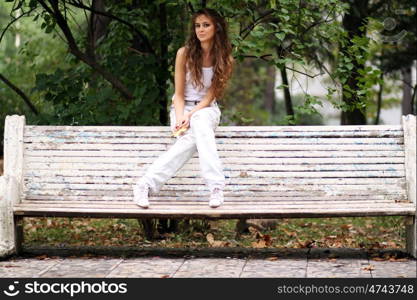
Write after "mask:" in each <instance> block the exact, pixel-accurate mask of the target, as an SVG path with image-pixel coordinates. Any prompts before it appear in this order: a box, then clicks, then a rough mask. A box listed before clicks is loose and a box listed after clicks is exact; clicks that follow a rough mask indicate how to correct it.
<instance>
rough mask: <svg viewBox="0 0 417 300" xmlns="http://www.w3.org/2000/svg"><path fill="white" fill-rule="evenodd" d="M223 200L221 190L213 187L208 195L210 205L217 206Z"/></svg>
mask: <svg viewBox="0 0 417 300" xmlns="http://www.w3.org/2000/svg"><path fill="white" fill-rule="evenodd" d="M223 202H224V197H223V191H222V190H221V189H220V188H214V190H213V192H212V193H211V195H210V202H209V206H210V207H213V208H215V207H219V206H220V205H222V204H223Z"/></svg>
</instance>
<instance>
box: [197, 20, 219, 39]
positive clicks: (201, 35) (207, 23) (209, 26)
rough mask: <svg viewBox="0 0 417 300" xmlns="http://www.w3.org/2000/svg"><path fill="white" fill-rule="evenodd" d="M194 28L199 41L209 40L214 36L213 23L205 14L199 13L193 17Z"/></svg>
mask: <svg viewBox="0 0 417 300" xmlns="http://www.w3.org/2000/svg"><path fill="white" fill-rule="evenodd" d="M194 29H195V34H196V35H197V38H198V39H199V40H200V42H206V41H210V40H212V39H213V37H214V33H215V30H214V24H213V22H212V21H211V19H210V18H209V17H207V16H206V15H199V16H198V17H197V18H196V19H195V23H194Z"/></svg>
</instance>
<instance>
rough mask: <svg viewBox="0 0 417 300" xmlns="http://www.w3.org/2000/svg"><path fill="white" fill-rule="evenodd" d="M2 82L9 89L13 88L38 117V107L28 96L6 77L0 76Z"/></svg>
mask: <svg viewBox="0 0 417 300" xmlns="http://www.w3.org/2000/svg"><path fill="white" fill-rule="evenodd" d="M0 80H2V81H3V82H4V83H5V84H6V85H7V86H8V87H9V88H11V89H12V90H13V91H15V92H16V94H18V95H19V96H20V97H21V98H22V99H23V101H24V102H25V103H26V105H27V106H29V108H30V109H31V110H32V111H33V112H34V113H35V114H36V115H38V114H39V112H38V110H37V109H36V107H35V106H34V105H33V104H32V102H31V101H30V99H29V97H28V96H26V94H25V93H24V92H23V91H22V90H21V89H19V88H18V87H17V86H15V85H14V84H13V83H11V82H10V81H9V80H8V79H7V78H6V77H4V76H3V75H2V74H0Z"/></svg>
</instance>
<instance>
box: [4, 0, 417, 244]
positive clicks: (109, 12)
mask: <svg viewBox="0 0 417 300" xmlns="http://www.w3.org/2000/svg"><path fill="white" fill-rule="evenodd" d="M200 7H211V8H214V9H216V10H218V11H219V12H220V13H221V14H222V15H224V16H225V17H226V20H227V21H228V23H229V36H230V39H231V42H232V45H233V56H234V58H235V60H236V64H235V70H234V74H233V77H232V80H231V82H230V84H229V86H228V89H227V91H226V93H225V96H224V97H223V98H222V99H219V104H220V106H221V110H222V119H221V124H220V126H227V125H242V126H244V125H286V126H297V125H349V124H369V125H370V124H400V121H401V115H406V114H416V110H417V101H416V90H417V86H416V53H417V49H416V44H417V42H416V41H417V39H416V22H415V13H416V2H415V1H412V0H395V1H394V0H392V1H391V0H389V1H377V0H345V1H341V0H317V1H306V0H281V1H276V0H275V1H273V0H270V1H262V0H259V1H254V0H245V1H235V0H226V1H167V0H158V1H135V0H125V1H108V0H90V1H76V0H73V1H66V0H65V1H53V0H49V1H47V0H45V1H34V0H30V1H29V0H11V1H8V0H6V1H2V2H0V29H1V33H0V142H1V147H0V157H1V156H2V155H3V132H4V119H5V117H6V115H12V114H19V115H25V116H26V123H27V124H31V125H32V124H33V125H35V124H39V125H49V124H54V125H129V126H132V125H133V126H135V125H138V126H139V125H141V126H143V125H145V126H146V125H149V126H151V125H156V126H158V125H168V122H169V118H168V107H169V105H170V104H171V102H170V101H171V97H172V94H173V93H174V88H173V87H174V82H173V72H174V63H175V55H176V51H177V49H178V48H180V47H181V46H183V44H184V42H185V38H186V36H187V33H188V31H189V27H188V25H189V24H188V21H189V19H190V16H191V14H192V12H193V11H195V10H197V9H198V8H200ZM1 172H2V161H1V163H0V173H1ZM248 222H249V223H247V224H246V225H247V226H243V227H242V226H240V227H239V226H238V224H236V220H232V221H215V222H214V221H213V222H211V221H210V222H207V221H189V222H179V223H178V222H173V221H172V222H167V223H164V222H158V220H154V221H153V223H152V228H153V229H152V230H151V232H144V226H142V225H143V224H142V222H141V221H139V222H137V220H132V219H110V220H107V219H106V220H104V219H81V218H74V219H70V218H26V219H25V241H26V243H27V244H29V245H40V244H52V245H138V246H149V245H157V246H170V247H184V246H185V247H200V246H201V247H206V246H216V247H219V246H220V247H233V246H244V247H259V248H265V247H293V248H294V247H296V248H304V247H316V246H318V247H354V248H358V247H359V248H364V247H365V248H404V245H405V232H404V229H403V228H404V226H403V218H401V217H378V218H335V219H297V220H289V219H282V220H279V221H275V222H269V223H268V222H255V221H253V222H252V223H250V221H248ZM238 227H239V228H240V229H239V230H242V231H243V235H242V236H241V237H240V238H239V239H238V238H236V236H235V230H236V228H238ZM146 228H149V226H147V227H146ZM148 230H149V229H148Z"/></svg>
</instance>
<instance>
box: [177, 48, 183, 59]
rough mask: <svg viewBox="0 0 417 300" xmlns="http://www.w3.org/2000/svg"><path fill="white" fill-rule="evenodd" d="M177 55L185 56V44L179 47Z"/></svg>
mask: <svg viewBox="0 0 417 300" xmlns="http://www.w3.org/2000/svg"><path fill="white" fill-rule="evenodd" d="M177 56H181V57H184V56H185V47H184V46H183V47H181V48H179V49H178V51H177Z"/></svg>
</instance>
